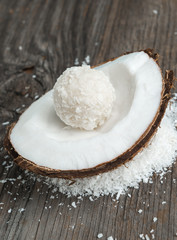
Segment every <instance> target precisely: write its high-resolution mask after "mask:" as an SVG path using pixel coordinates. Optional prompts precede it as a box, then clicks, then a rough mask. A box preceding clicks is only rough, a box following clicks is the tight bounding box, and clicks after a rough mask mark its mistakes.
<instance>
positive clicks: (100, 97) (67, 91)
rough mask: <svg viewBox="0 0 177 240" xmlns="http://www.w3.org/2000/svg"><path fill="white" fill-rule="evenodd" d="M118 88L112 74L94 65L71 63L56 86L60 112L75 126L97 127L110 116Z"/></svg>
mask: <svg viewBox="0 0 177 240" xmlns="http://www.w3.org/2000/svg"><path fill="white" fill-rule="evenodd" d="M115 98H116V97H115V90H114V88H113V86H112V84H111V82H110V81H109V78H108V77H107V76H106V75H105V74H104V73H103V72H102V71H99V70H95V69H91V68H90V66H86V65H83V66H80V67H71V68H68V69H66V70H65V71H64V72H63V74H62V75H61V76H60V77H59V78H58V79H57V82H56V84H55V86H54V93H53V99H54V107H55V111H56V114H57V115H58V116H59V117H60V119H61V120H62V121H63V122H64V123H65V124H67V125H69V126H71V127H73V128H81V129H85V130H93V129H94V128H96V127H98V126H101V125H103V124H104V122H105V121H106V120H107V119H108V118H109V117H110V115H111V112H112V107H113V102H114V101H115Z"/></svg>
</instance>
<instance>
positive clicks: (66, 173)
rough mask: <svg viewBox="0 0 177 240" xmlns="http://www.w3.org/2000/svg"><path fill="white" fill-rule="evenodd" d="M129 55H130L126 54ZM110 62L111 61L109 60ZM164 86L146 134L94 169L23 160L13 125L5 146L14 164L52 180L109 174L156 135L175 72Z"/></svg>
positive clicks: (152, 54)
mask: <svg viewBox="0 0 177 240" xmlns="http://www.w3.org/2000/svg"><path fill="white" fill-rule="evenodd" d="M144 52H145V53H147V54H148V55H149V57H151V58H153V59H154V61H155V62H156V63H157V64H158V57H159V55H158V54H157V53H154V51H153V50H152V49H146V50H144ZM126 54H128V53H126ZM113 60H115V58H113V59H111V61H113ZM109 61H110V60H109ZM162 81H163V86H162V93H161V101H160V105H159V108H158V111H157V113H156V115H155V117H154V119H153V121H152V122H151V123H150V124H149V126H148V128H147V129H146V131H145V132H144V134H143V135H142V136H141V137H140V138H139V139H138V141H136V142H135V143H134V145H133V146H132V147H131V148H129V149H128V150H127V151H126V152H124V153H123V154H121V155H120V156H118V157H116V158H115V159H112V160H109V161H107V162H104V163H102V164H99V165H97V166H95V167H93V168H88V169H80V170H59V169H52V168H48V167H45V166H39V165H37V164H35V163H34V162H32V161H30V160H28V159H25V158H23V156H21V155H19V154H18V153H17V152H16V151H15V149H14V148H13V146H12V144H11V142H10V134H11V131H12V129H13V127H14V126H15V123H13V124H12V125H11V126H10V127H9V128H8V131H7V134H6V137H5V140H4V146H5V148H6V149H7V151H8V153H9V154H10V155H11V156H12V157H13V159H14V162H15V163H16V164H17V165H19V166H20V167H21V168H23V169H27V170H29V171H32V172H34V173H36V174H40V175H43V176H47V177H51V178H65V179H71V180H72V179H74V178H84V177H91V176H94V175H97V174H100V173H104V172H108V171H110V170H113V169H115V168H117V167H119V166H121V165H122V164H125V163H126V162H128V161H130V160H131V159H132V158H133V157H134V156H135V155H136V154H137V153H139V152H140V151H141V150H142V149H143V148H144V147H146V146H147V144H148V143H149V141H150V139H151V138H152V137H153V136H154V134H155V133H156V131H157V129H158V127H159V125H160V122H161V120H162V118H163V116H164V113H165V110H166V108H167V105H168V101H169V100H170V97H171V93H170V92H171V88H172V86H173V81H174V76H173V71H171V70H167V71H166V73H165V78H164V79H163V78H162Z"/></svg>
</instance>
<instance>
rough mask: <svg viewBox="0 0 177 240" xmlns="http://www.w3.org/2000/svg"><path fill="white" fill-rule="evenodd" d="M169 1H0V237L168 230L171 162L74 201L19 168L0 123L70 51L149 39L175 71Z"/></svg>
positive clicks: (140, 44)
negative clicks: (149, 177) (120, 188)
mask: <svg viewBox="0 0 177 240" xmlns="http://www.w3.org/2000/svg"><path fill="white" fill-rule="evenodd" d="M176 9H177V2H176V1H175V0H169V1H165V0H157V1H153V0H144V1H142V0H131V1H128V0H109V1H106V0H102V1H91V0H87V1H84V0H83V1H79V0H72V1H69V0H60V1H57V0H46V1H44V0H38V1H34V0H31V1H25V0H18V1H10V0H1V1H0V32H1V35H0V46H1V48H0V72H1V78H0V160H1V164H0V176H1V182H0V239H4V240H16V239H22V240H24V239H27V240H28V239H29V240H30V239H37V240H40V239H44V240H45V239H47V240H48V239H52V240H55V239H61V240H64V239H66V240H71V239H72V240H74V239H77V240H83V239H84V240H85V239H89V240H93V239H97V234H98V233H103V238H102V239H107V238H108V237H109V236H112V237H113V238H114V239H115V238H117V239H118V240H122V239H123V240H126V239H127V240H129V239H131V240H134V239H135V240H137V239H140V234H144V236H145V235H146V234H147V236H149V238H150V239H153V235H152V234H154V236H155V239H157V240H175V239H177V187H176V176H177V165H176V164H175V165H174V166H173V167H172V168H171V172H168V173H167V174H166V175H165V178H164V179H163V183H162V182H161V180H160V177H159V176H154V177H153V183H150V182H149V183H147V184H143V183H141V184H140V187H139V189H130V190H129V194H131V197H130V195H129V196H128V195H127V194H125V195H123V196H121V197H120V199H119V202H118V203H117V202H114V201H113V199H112V198H111V197H110V196H104V197H100V198H99V199H97V200H96V201H93V202H92V201H90V200H89V198H87V197H85V198H84V199H83V200H82V201H81V200H79V202H78V199H77V198H75V197H71V198H67V197H66V196H65V195H63V194H60V193H58V192H54V188H49V187H48V186H47V185H46V184H44V183H42V182H38V181H37V180H36V178H32V177H31V175H28V174H26V173H25V172H24V171H23V170H21V169H20V168H19V167H17V166H16V165H14V164H13V163H12V159H11V158H9V157H8V156H7V153H6V152H5V151H4V149H3V148H2V146H3V139H4V136H5V128H6V126H4V125H2V123H3V122H7V121H9V122H13V121H15V120H17V119H18V117H19V115H20V114H21V113H22V112H23V111H24V110H25V109H26V108H27V107H28V106H29V105H30V104H31V103H32V102H33V101H34V100H35V99H37V98H38V97H39V96H41V95H42V94H44V93H45V92H46V91H48V90H49V89H51V88H52V86H53V84H54V82H55V80H56V77H57V76H59V75H60V74H61V73H62V71H63V70H64V69H65V68H66V67H70V66H72V65H74V62H75V59H76V58H77V59H78V61H79V63H80V64H82V61H84V60H85V57H86V56H88V55H89V56H90V60H91V62H90V63H91V65H96V64H98V63H101V62H103V61H105V60H107V59H109V58H112V57H117V56H119V55H120V54H122V53H124V52H127V51H135V50H139V49H145V48H155V49H156V50H157V51H158V52H159V53H160V55H161V65H162V68H163V71H164V70H165V69H166V68H168V69H174V70H175V71H176V62H177V47H176V46H177V11H176ZM34 75H35V76H36V77H35V78H34ZM176 90H177V86H176ZM53 196H54V197H53ZM163 201H165V202H166V204H162V202H163ZM72 202H76V205H77V207H76V208H73V207H72V206H71V203H72ZM139 209H142V210H143V211H142V213H138V210H139ZM154 217H157V221H156V222H154V221H153V218H154ZM152 229H153V230H154V232H153V233H150V231H151V230H152Z"/></svg>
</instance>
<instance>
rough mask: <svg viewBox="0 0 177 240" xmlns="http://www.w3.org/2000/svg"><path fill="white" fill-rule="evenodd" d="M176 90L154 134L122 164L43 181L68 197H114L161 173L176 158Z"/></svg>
mask: <svg viewBox="0 0 177 240" xmlns="http://www.w3.org/2000/svg"><path fill="white" fill-rule="evenodd" d="M176 113H177V93H176V94H174V97H173V98H172V99H171V100H170V103H169V105H168V108H167V110H166V114H165V116H164V118H163V120H162V122H161V126H160V127H159V129H158V132H157V134H156V135H155V136H154V137H153V139H152V140H151V142H150V143H149V146H148V147H146V148H145V149H143V150H142V151H141V152H140V153H139V154H138V155H137V156H136V157H135V158H134V159H133V160H131V161H130V162H128V163H126V166H124V165H122V166H121V167H119V168H117V169H115V170H113V171H110V172H108V173H103V174H100V175H98V176H94V177H89V178H84V179H75V182H74V183H73V184H71V181H70V180H65V179H57V178H54V179H51V178H45V179H46V181H47V183H49V184H52V185H55V186H56V187H57V188H58V190H59V191H60V192H61V193H64V194H67V195H68V196H72V195H74V196H77V195H80V196H89V195H91V196H95V197H99V196H102V195H109V194H111V195H112V196H113V195H115V194H116V195H117V197H116V198H117V199H118V198H119V196H120V195H121V194H124V193H125V192H126V191H127V190H128V188H129V187H135V188H138V186H139V183H140V182H141V181H143V182H145V183H146V182H148V180H149V178H150V177H151V176H152V175H153V173H159V174H162V175H163V174H164V173H165V172H166V170H167V169H166V168H167V167H169V166H171V165H172V164H173V162H174V161H175V159H176V157H177V151H176V150H177V129H176V126H177V120H176Z"/></svg>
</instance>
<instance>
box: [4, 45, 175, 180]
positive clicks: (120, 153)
mask: <svg viewBox="0 0 177 240" xmlns="http://www.w3.org/2000/svg"><path fill="white" fill-rule="evenodd" d="M157 61H158V55H157V54H154V53H153V51H152V50H150V49H148V50H145V51H139V52H134V53H127V54H125V55H123V56H121V57H119V58H115V59H113V60H109V61H108V62H106V63H103V64H100V65H99V66H97V67H95V69H99V70H102V71H103V72H104V73H105V74H106V75H107V76H108V77H109V79H110V81H111V83H112V85H113V86H114V88H115V91H116V101H115V103H114V107H113V110H112V114H111V117H110V119H109V120H107V122H106V123H105V124H104V125H103V126H102V127H99V128H97V129H96V130H93V131H85V130H80V129H73V128H70V127H66V125H65V124H64V123H63V122H62V121H61V120H60V119H59V118H58V117H57V116H56V113H55V110H54V106H53V99H52V92H53V90H51V91H49V92H47V93H46V94H45V95H44V96H42V97H41V98H40V99H39V100H37V101H35V102H34V103H33V104H31V106H30V107H29V108H28V109H27V110H26V111H25V112H24V113H23V114H22V115H21V116H20V118H19V120H18V121H17V123H14V124H12V125H11V127H10V128H9V130H8V133H7V136H6V138H5V142H4V143H5V147H6V148H7V150H8V151H9V153H10V154H11V155H12V156H13V157H14V161H15V162H16V163H17V164H18V165H19V166H20V167H22V168H24V169H28V170H30V171H32V172H34V173H37V174H41V175H44V176H48V177H58V178H69V179H73V178H80V177H87V176H93V175H96V174H99V173H102V172H106V171H109V170H112V169H114V168H117V167H118V166H120V165H122V164H124V163H125V162H127V161H129V160H130V159H132V158H133V157H134V156H135V155H136V154H137V153H138V152H139V151H140V150H141V149H142V148H143V147H145V146H146V144H147V143H148V141H149V140H150V139H151V137H152V136H153V135H154V134H155V132H156V130H157V128H158V126H159V124H160V122H161V119H162V118H163V115H164V113H165V109H166V107H167V104H168V100H169V99H170V90H171V87H172V84H173V79H174V78H173V72H172V71H166V74H165V78H164V79H163V77H162V74H161V69H160V68H159V65H158V63H157Z"/></svg>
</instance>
